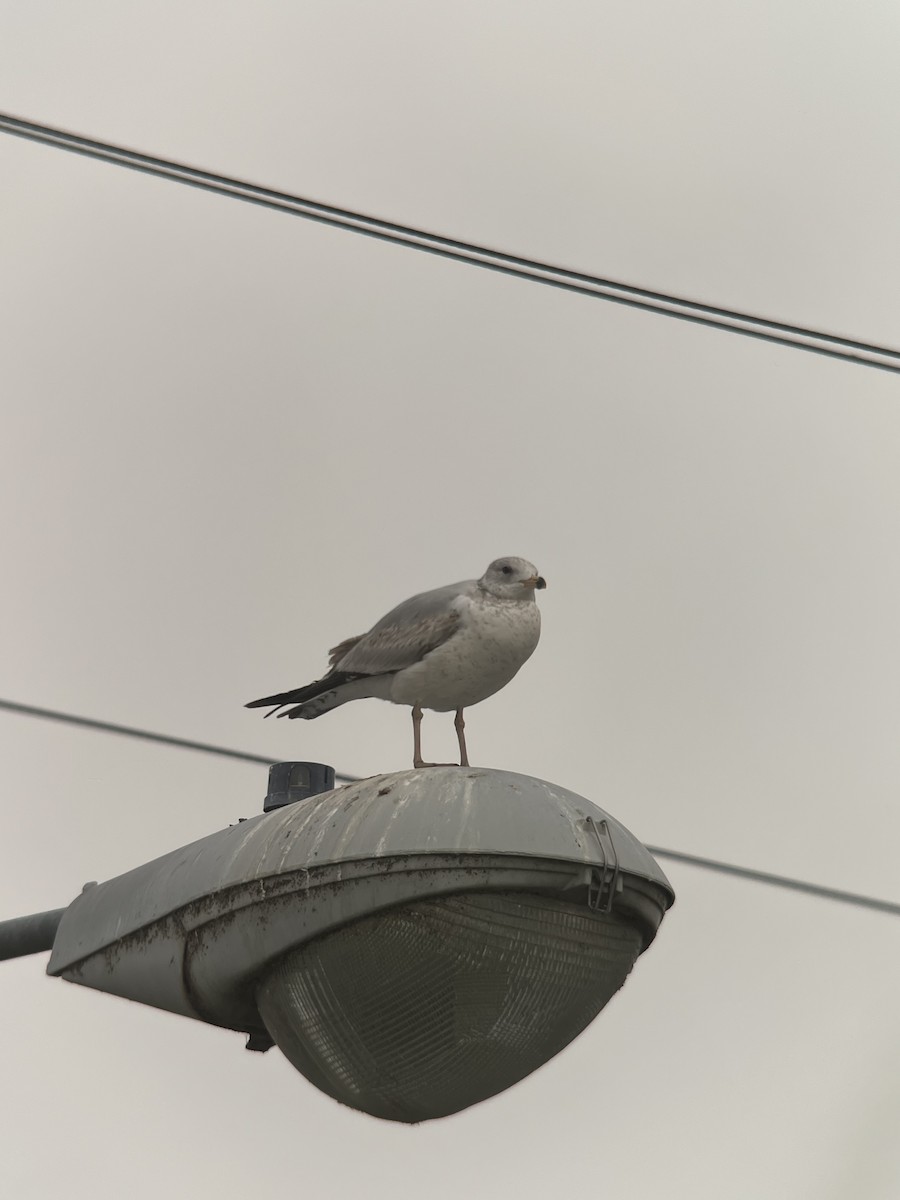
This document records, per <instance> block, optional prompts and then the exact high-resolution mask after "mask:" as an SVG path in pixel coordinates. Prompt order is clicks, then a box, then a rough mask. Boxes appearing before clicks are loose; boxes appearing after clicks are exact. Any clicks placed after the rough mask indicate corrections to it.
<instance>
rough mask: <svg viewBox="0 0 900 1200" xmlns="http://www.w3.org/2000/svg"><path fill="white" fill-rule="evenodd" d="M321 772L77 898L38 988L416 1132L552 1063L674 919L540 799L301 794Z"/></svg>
mask: <svg viewBox="0 0 900 1200" xmlns="http://www.w3.org/2000/svg"><path fill="white" fill-rule="evenodd" d="M327 772H328V768H322V767H320V765H319V764H302V763H282V764H278V765H277V766H276V767H273V768H272V771H271V774H270V788H269V795H268V797H267V802H266V807H267V808H268V809H270V810H271V811H269V812H267V813H266V814H264V815H262V816H258V817H254V818H251V819H250V820H246V821H242V822H240V823H239V824H237V825H234V826H231V827H230V828H228V829H224V830H222V831H220V832H219V833H215V834H212V835H211V836H209V837H206V838H203V839H201V840H200V841H198V842H194V843H192V844H191V845H189V846H185V847H182V848H181V849H179V850H175V851H173V852H172V853H170V854H167V855H164V856H163V857H162V858H159V859H156V860H155V861H154V862H151V863H147V864H145V865H144V866H141V867H138V868H136V869H135V870H133V871H129V872H127V873H126V874H125V875H121V876H119V877H118V878H116V879H112V880H109V881H108V882H106V883H101V884H96V885H89V886H88V887H87V888H86V889H85V891H84V892H83V893H82V895H81V896H79V897H78V898H77V899H75V900H74V901H73V902H72V904H71V905H69V907H68V908H67V909H66V910H64V912H63V913H62V918H61V920H60V923H59V928H58V930H57V932H56V936H55V939H54V941H53V949H52V954H51V958H50V962H49V965H48V968H47V970H48V973H49V974H51V975H55V976H59V977H61V978H63V979H67V980H69V981H71V982H74V983H80V984H83V985H86V986H88V987H94V988H98V989H100V990H101V991H106V992H112V993H115V994H117V995H120V996H125V997H127V998H129V999H132V1000H137V1001H139V1002H141V1003H144V1004H150V1005H153V1006H155V1007H157V1008H162V1009H167V1010H168V1011H170V1012H175V1013H180V1014H181V1015H183V1016H189V1017H193V1018H195V1019H198V1020H202V1021H206V1022H209V1023H211V1024H215V1025H220V1026H224V1027H226V1028H229V1029H236V1030H241V1031H243V1032H244V1033H246V1034H248V1035H249V1040H248V1046H249V1047H250V1048H251V1049H267V1048H268V1047H269V1046H271V1045H272V1043H273V1041H274V1043H276V1044H277V1045H278V1046H279V1048H280V1049H281V1050H282V1051H283V1053H284V1054H285V1055H286V1056H287V1058H288V1059H289V1060H290V1061H291V1062H292V1063H293V1065H294V1066H295V1067H297V1069H298V1070H300V1071H301V1072H302V1073H303V1074H304V1075H305V1076H306V1078H307V1079H309V1080H310V1081H311V1082H312V1083H313V1084H315V1085H316V1087H318V1088H320V1089H321V1090H322V1091H324V1092H326V1093H328V1094H329V1095H331V1096H333V1097H335V1098H336V1099H338V1100H340V1101H341V1102H342V1103H344V1104H347V1105H350V1106H351V1107H354V1108H357V1109H360V1110H362V1111H364V1112H367V1113H370V1114H372V1115H374V1116H377V1117H382V1118H385V1119H389V1120H395V1121H404V1122H416V1121H423V1120H428V1119H431V1118H435V1117H441V1116H446V1115H448V1114H449V1113H453V1112H457V1111H459V1110H460V1109H463V1108H467V1107H469V1106H470V1105H472V1104H475V1103H477V1102H478V1101H480V1100H483V1099H485V1098H486V1097H488V1096H492V1095H495V1094H496V1093H497V1092H500V1091H503V1090H504V1089H505V1088H508V1087H510V1086H511V1085H512V1084H514V1083H516V1082H517V1081H518V1080H520V1079H522V1078H523V1077H524V1076H526V1075H528V1074H530V1073H531V1072H532V1071H533V1070H535V1069H536V1068H537V1067H538V1066H540V1065H541V1064H542V1063H543V1062H546V1061H547V1059H549V1058H551V1057H552V1056H553V1055H554V1054H556V1053H558V1052H559V1050H561V1049H562V1048H563V1047H564V1046H565V1045H567V1044H568V1043H569V1042H570V1041H571V1040H572V1039H573V1038H574V1037H576V1036H577V1035H578V1034H579V1033H580V1032H581V1031H582V1030H583V1029H584V1028H585V1027H586V1026H587V1025H588V1024H589V1023H590V1021H592V1020H593V1018H594V1017H595V1016H596V1015H597V1013H598V1012H599V1011H600V1010H601V1009H602V1008H603V1007H604V1005H605V1004H606V1003H607V1002H608V1000H609V999H610V998H611V996H612V995H613V994H614V993H615V992H616V991H617V990H618V989H619V987H621V985H622V984H623V983H624V981H625V978H626V977H627V975H628V973H629V971H630V970H631V968H632V966H633V965H634V962H635V960H636V959H637V957H638V956H639V955H640V954H641V953H642V951H643V950H645V949H646V948H647V946H648V945H649V944H650V942H651V941H652V940H653V937H654V936H655V933H656V930H657V928H658V926H659V924H660V922H661V920H662V917H663V914H664V912H665V911H666V909H667V908H668V907H669V906H670V905H671V904H672V902H673V900H674V894H673V892H672V889H671V886H670V885H669V883H668V881H667V879H666V877H665V875H664V874H663V872H662V871H661V870H660V868H659V866H658V865H657V863H656V862H655V860H654V859H653V858H652V856H651V855H650V853H649V852H648V851H647V850H646V849H645V847H644V846H643V845H641V843H640V842H639V841H638V840H637V839H636V838H634V837H633V836H632V835H631V834H630V833H629V832H628V831H627V830H626V829H625V828H624V827H623V826H622V825H620V824H619V823H618V822H617V821H616V820H615V819H614V818H612V817H611V816H609V815H608V814H607V813H605V812H603V810H601V809H599V808H597V807H596V806H595V805H593V804H592V803H591V802H590V801H588V800H585V799H583V798H582V797H580V796H576V795H575V794H574V793H572V792H568V791H566V790H565V789H563V788H559V787H556V786H555V785H553V784H549V783H545V782H543V781H541V780H537V779H533V778H530V777H528V776H523V775H515V774H512V773H510V772H506V771H493V770H483V769H475V768H459V767H437V768H430V769H427V770H416V771H404V772H401V773H399V774H395V775H380V776H376V777H374V778H372V779H366V780H361V781H359V782H355V783H352V784H349V785H347V786H345V787H341V788H339V789H337V790H332V791H327V792H324V793H321V794H314V793H315V790H316V788H317V787H321V786H328V785H329V784H331V783H332V782H333V780H332V779H331V778H330V777H329V776H328V774H327ZM298 797H299V798H298Z"/></svg>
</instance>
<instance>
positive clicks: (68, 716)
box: [0, 700, 357, 783]
mask: <svg viewBox="0 0 900 1200" xmlns="http://www.w3.org/2000/svg"><path fill="white" fill-rule="evenodd" d="M0 708H4V709H6V710H7V712H13V713H19V714H20V715H21V716H25V717H41V718H42V719H43V720H45V721H62V722H64V723H65V724H68V725H79V726H81V727H82V728H83V729H96V730H98V731H99V732H100V733H118V734H121V735H122V736H123V737H132V738H140V739H141V740H143V741H145V742H159V743H160V744H161V745H163V746H177V747H179V748H180V749H182V750H199V751H200V752H201V753H202V754H218V755H221V756H222V757H224V758H237V759H240V760H242V761H243V762H253V763H262V764H263V765H264V766H267V767H271V766H272V765H273V763H276V762H278V759H277V758H267V757H266V756H265V755H264V754H248V753H247V752H246V751H245V750H229V749H228V748H227V747H225V746H212V745H210V744H209V743H208V742H192V741H189V740H188V739H187V738H178V737H171V736H170V735H169V734H167V733H151V732H150V730H148V729H135V728H134V726H132V725H114V724H113V723H112V722H111V721H95V720H93V719H92V718H91V717H78V716H75V714H74V713H64V712H57V711H56V710H55V709H52V708H36V707H35V706H34V705H33V704H19V703H17V702H16V701H15V700H0ZM356 778H357V776H355V775H337V774H336V775H335V779H339V780H340V781H341V782H342V783H354V782H355V781H356Z"/></svg>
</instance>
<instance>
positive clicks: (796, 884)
mask: <svg viewBox="0 0 900 1200" xmlns="http://www.w3.org/2000/svg"><path fill="white" fill-rule="evenodd" d="M0 709H6V711H7V712H12V713H18V714H19V715H20V716H25V717H39V718H41V719H43V720H46V721H62V722H64V723H65V724H68V725H77V726H81V727H82V728H85V729H94V730H96V731H98V732H99V733H117V734H120V735H122V736H124V737H133V738H140V739H142V740H143V741H148V742H157V743H159V744H161V745H163V746H175V747H177V748H178V749H181V750H199V751H200V752H201V753H203V754H218V755H222V756H224V757H225V758H236V759H240V760H243V761H244V762H253V763H263V764H264V765H266V766H271V765H272V764H273V763H275V762H277V761H278V760H277V759H274V758H267V757H266V756H265V755H262V754H249V753H247V752H246V751H244V750H231V749H228V748H226V747H225V746H213V745H210V744H209V743H208V742H193V741H189V740H188V739H187V738H178V737H171V736H170V735H169V734H166V733H151V732H150V731H149V730H147V729H135V728H134V727H133V726H131V725H115V724H113V723H112V722H111V721H97V720H94V719H93V718H92V717H79V716H77V715H75V714H74V713H64V712H58V711H57V710H56V709H52V708H37V707H36V706H35V705H33V704H20V703H18V701H15V700H0ZM335 779H339V780H340V781H341V782H342V783H357V782H359V779H360V777H359V776H358V775H344V774H337V773H336V774H335ZM647 849H648V850H649V851H650V853H651V854H655V855H656V856H657V857H658V858H668V859H671V860H672V861H673V862H680V863H686V864H688V865H689V866H692V867H700V868H701V869H702V870H707V871H717V872H718V873H720V874H722V875H735V876H737V877H739V878H741V879H748V880H750V881H752V882H753V883H765V884H768V885H770V886H771V887H781V888H788V889H790V890H791V891H795V892H805V893H807V894H808V895H810V896H818V897H820V898H822V899H825V900H835V901H837V902H838V903H841V904H851V905H855V906H856V907H858V908H868V909H874V910H875V911H877V912H885V913H891V914H892V915H893V916H900V904H896V903H894V902H893V901H892V900H879V899H877V898H876V897H873V896H862V895H860V894H859V893H857V892H845V891H842V890H841V889H839V888H831V887H824V886H823V885H822V884H818V883H807V882H805V881H804V880H802V879H792V878H790V877H789V876H787V875H772V874H771V873H770V872H768V871H757V870H755V869H754V868H752V867H739V866H736V865H735V864H734V863H726V862H720V861H718V860H717V859H714V858H701V857H700V856H699V855H696V854H684V853H682V851H680V850H666V849H664V848H663V847H662V846H648V847H647Z"/></svg>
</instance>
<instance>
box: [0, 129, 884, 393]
mask: <svg viewBox="0 0 900 1200" xmlns="http://www.w3.org/2000/svg"><path fill="white" fill-rule="evenodd" d="M0 132H2V133H8V134H11V135H13V136H14V137H21V138H26V139H27V140H29V141H33V142H38V143H40V144H42V145H45V146H54V147H56V148H57V149H61V150H69V151H71V152H72V153H75V154H82V155H85V156H87V157H88V158H94V159H98V160H100V161H101V162H108V163H115V164H116V165H118V166H121V167H128V168H130V169H131V170H134V171H142V172H144V173H145V174H147V175H154V176H156V177H158V178H161V179H171V180H174V181H176V182H178V183H185V184H188V185H189V186H191V187H197V188H202V189H203V190H204V191H208V192H216V193H218V194H219V195H223V196H231V197H232V198H233V199H235V200H244V201H247V202H248V203H250V204H259V205H262V206H263V207H265V208H272V209H276V210H278V211H280V212H287V213H291V214H293V215H294V216H298V217H305V218H306V219H307V220H310V221H317V222H319V223H320V224H323V225H330V226H333V227H335V228H339V229H347V230H352V231H353V232H355V233H360V234H363V235H364V236H365V237H371V238H377V239H379V240H380V241H385V242H391V243H393V244H394V245H399V246H408V247H411V248H412V249H416V250H422V251H424V252H425V253H427V254H435V255H437V256H439V257H441V258H447V259H452V260H454V261H456V262H463V263H469V264H471V265H472V266H478V267H483V268H485V269H486V270H489V271H497V272H500V273H501V274H504V275H512V276H515V277H516V278H519V279H528V280H531V281H532V282H534V283H543V284H546V285H548V286H549V287H556V288H562V289H564V290H565V291H569V292H577V293H579V294H580V295H584V296H593V297H595V298H597V299H602V300H610V301H612V302H613V303H615V304H623V305H626V306H628V307H630V308H637V309H642V310H644V311H646V312H655V313H659V314H661V315H663V316H668V317H674V318H676V319H677V320H680V321H689V322H691V323H693V324H696V325H704V326H707V327H709V328H712V329H726V330H730V331H731V332H732V333H740V334H743V335H744V336H745V337H752V338H758V339H760V340H762V341H766V342H772V343H774V344H776V345H782V346H793V347H794V348H795V349H799V350H808V351H810V352H811V353H814V354H824V355H826V356H827V357H829V358H837V359H842V360H844V361H848V362H854V363H858V364H861V365H865V366H869V367H877V368H879V369H880V370H884V371H892V372H894V373H898V374H900V351H898V350H892V349H890V348H888V347H886V346H879V345H876V344H874V343H869V342H860V341H854V340H853V339H850V338H843V337H838V336H835V335H833V334H827V333H821V332H819V331H817V330H814V329H807V328H805V327H804V326H801V325H789V324H785V323H783V322H781V321H770V320H768V319H767V318H765V317H754V316H751V315H749V314H747V313H742V312H738V311H737V310H734V309H727V308H719V307H718V306H716V305H711V304H701V303H698V302H696V301H693V300H685V299H684V298H682V297H680V296H672V295H669V294H667V293H666V292H655V291H650V290H649V289H647V288H640V287H634V286H632V285H631V284H626V283H617V282H616V281H615V280H612V279H603V278H601V277H600V276H597V275H590V274H586V273H584V272H581V271H570V270H568V269H567V268H565V267H556V266H552V265H551V264H549V263H545V262H541V261H539V260H537V259H531V258H524V257H520V256H519V255H515V254H505V253H503V252H502V251H498V250H491V249H489V248H487V247H484V246H479V245H476V244H475V243H474V242H463V241H458V240H457V239H455V238H448V237H442V236H440V235H438V234H433V233H427V232H425V231H423V230H421V229H415V228H413V227H412V226H409V225H399V224H396V223H395V222H393V221H383V220H381V219H379V218H377V217H370V216H366V215H365V214H364V213H358V212H353V211H351V210H350V209H345V208H337V207H335V206H333V205H330V204H320V203H318V202H317V201H314V200H307V199H304V198H303V197H302V196H296V195H293V194H292V193H290V192H279V191H274V190H273V189H271V188H266V187H261V186H259V185H257V184H253V183H246V182H244V181H242V180H239V179H234V178H231V177H230V176H227V175H216V174H213V173H212V172H210V171H203V170H200V169H199V168H197V167H189V166H185V165H184V164H182V163H176V162H172V161H170V160H168V159H163V158H153V157H151V156H150V155H148V154H141V153H140V152H138V151H136V150H128V149H126V148H124V147H122V146H115V145H113V144H111V143H109V142H98V141H95V140H93V139H91V138H85V137H81V136H80V135H79V134H74V133H67V132H66V131H65V130H61V129H55V128H53V127H51V126H49V125H38V124H36V123H35V122H33V121H24V120H22V119H20V118H18V117H12V116H9V115H7V114H4V113H0Z"/></svg>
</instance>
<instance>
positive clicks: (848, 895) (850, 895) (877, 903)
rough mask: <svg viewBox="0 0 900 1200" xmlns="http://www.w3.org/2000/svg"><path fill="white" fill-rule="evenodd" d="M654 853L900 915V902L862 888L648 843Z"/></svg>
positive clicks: (743, 877)
mask: <svg viewBox="0 0 900 1200" xmlns="http://www.w3.org/2000/svg"><path fill="white" fill-rule="evenodd" d="M647 849H648V850H649V851H650V853H651V854H655V855H657V856H658V857H659V858H671V859H672V860H673V861H674V862H681V863H687V864H688V865H689V866H692V867H702V868H703V869H704V870H706V871H718V872H719V873H720V874H722V875H737V876H738V877H739V878H741V879H750V880H752V881H753V882H754V883H768V884H771V885H772V886H773V887H782V888H789V889H791V890H792V891H795V892H806V893H807V894H808V895H810V896H819V897H821V898H822V899H824V900H838V901H840V902H841V903H842V904H855V905H857V906H858V907H859V908H873V909H875V910H876V912H886V913H891V914H892V915H893V916H897V917H900V904H895V903H894V901H893V900H878V899H876V898H875V897H874V896H861V895H860V894H859V893H858V892H845V891H842V890H841V889H840V888H830V887H824V886H823V885H822V884H820V883H806V882H804V880H802V879H791V878H790V877H789V876H787V875H772V874H770V873H769V872H768V871H756V870H754V869H753V868H752V867H736V866H735V865H734V864H733V863H725V862H719V861H718V860H717V859H714V858H700V857H699V855H697V854H683V853H682V852H681V851H680V850H663V849H662V847H661V846H648V847H647Z"/></svg>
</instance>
